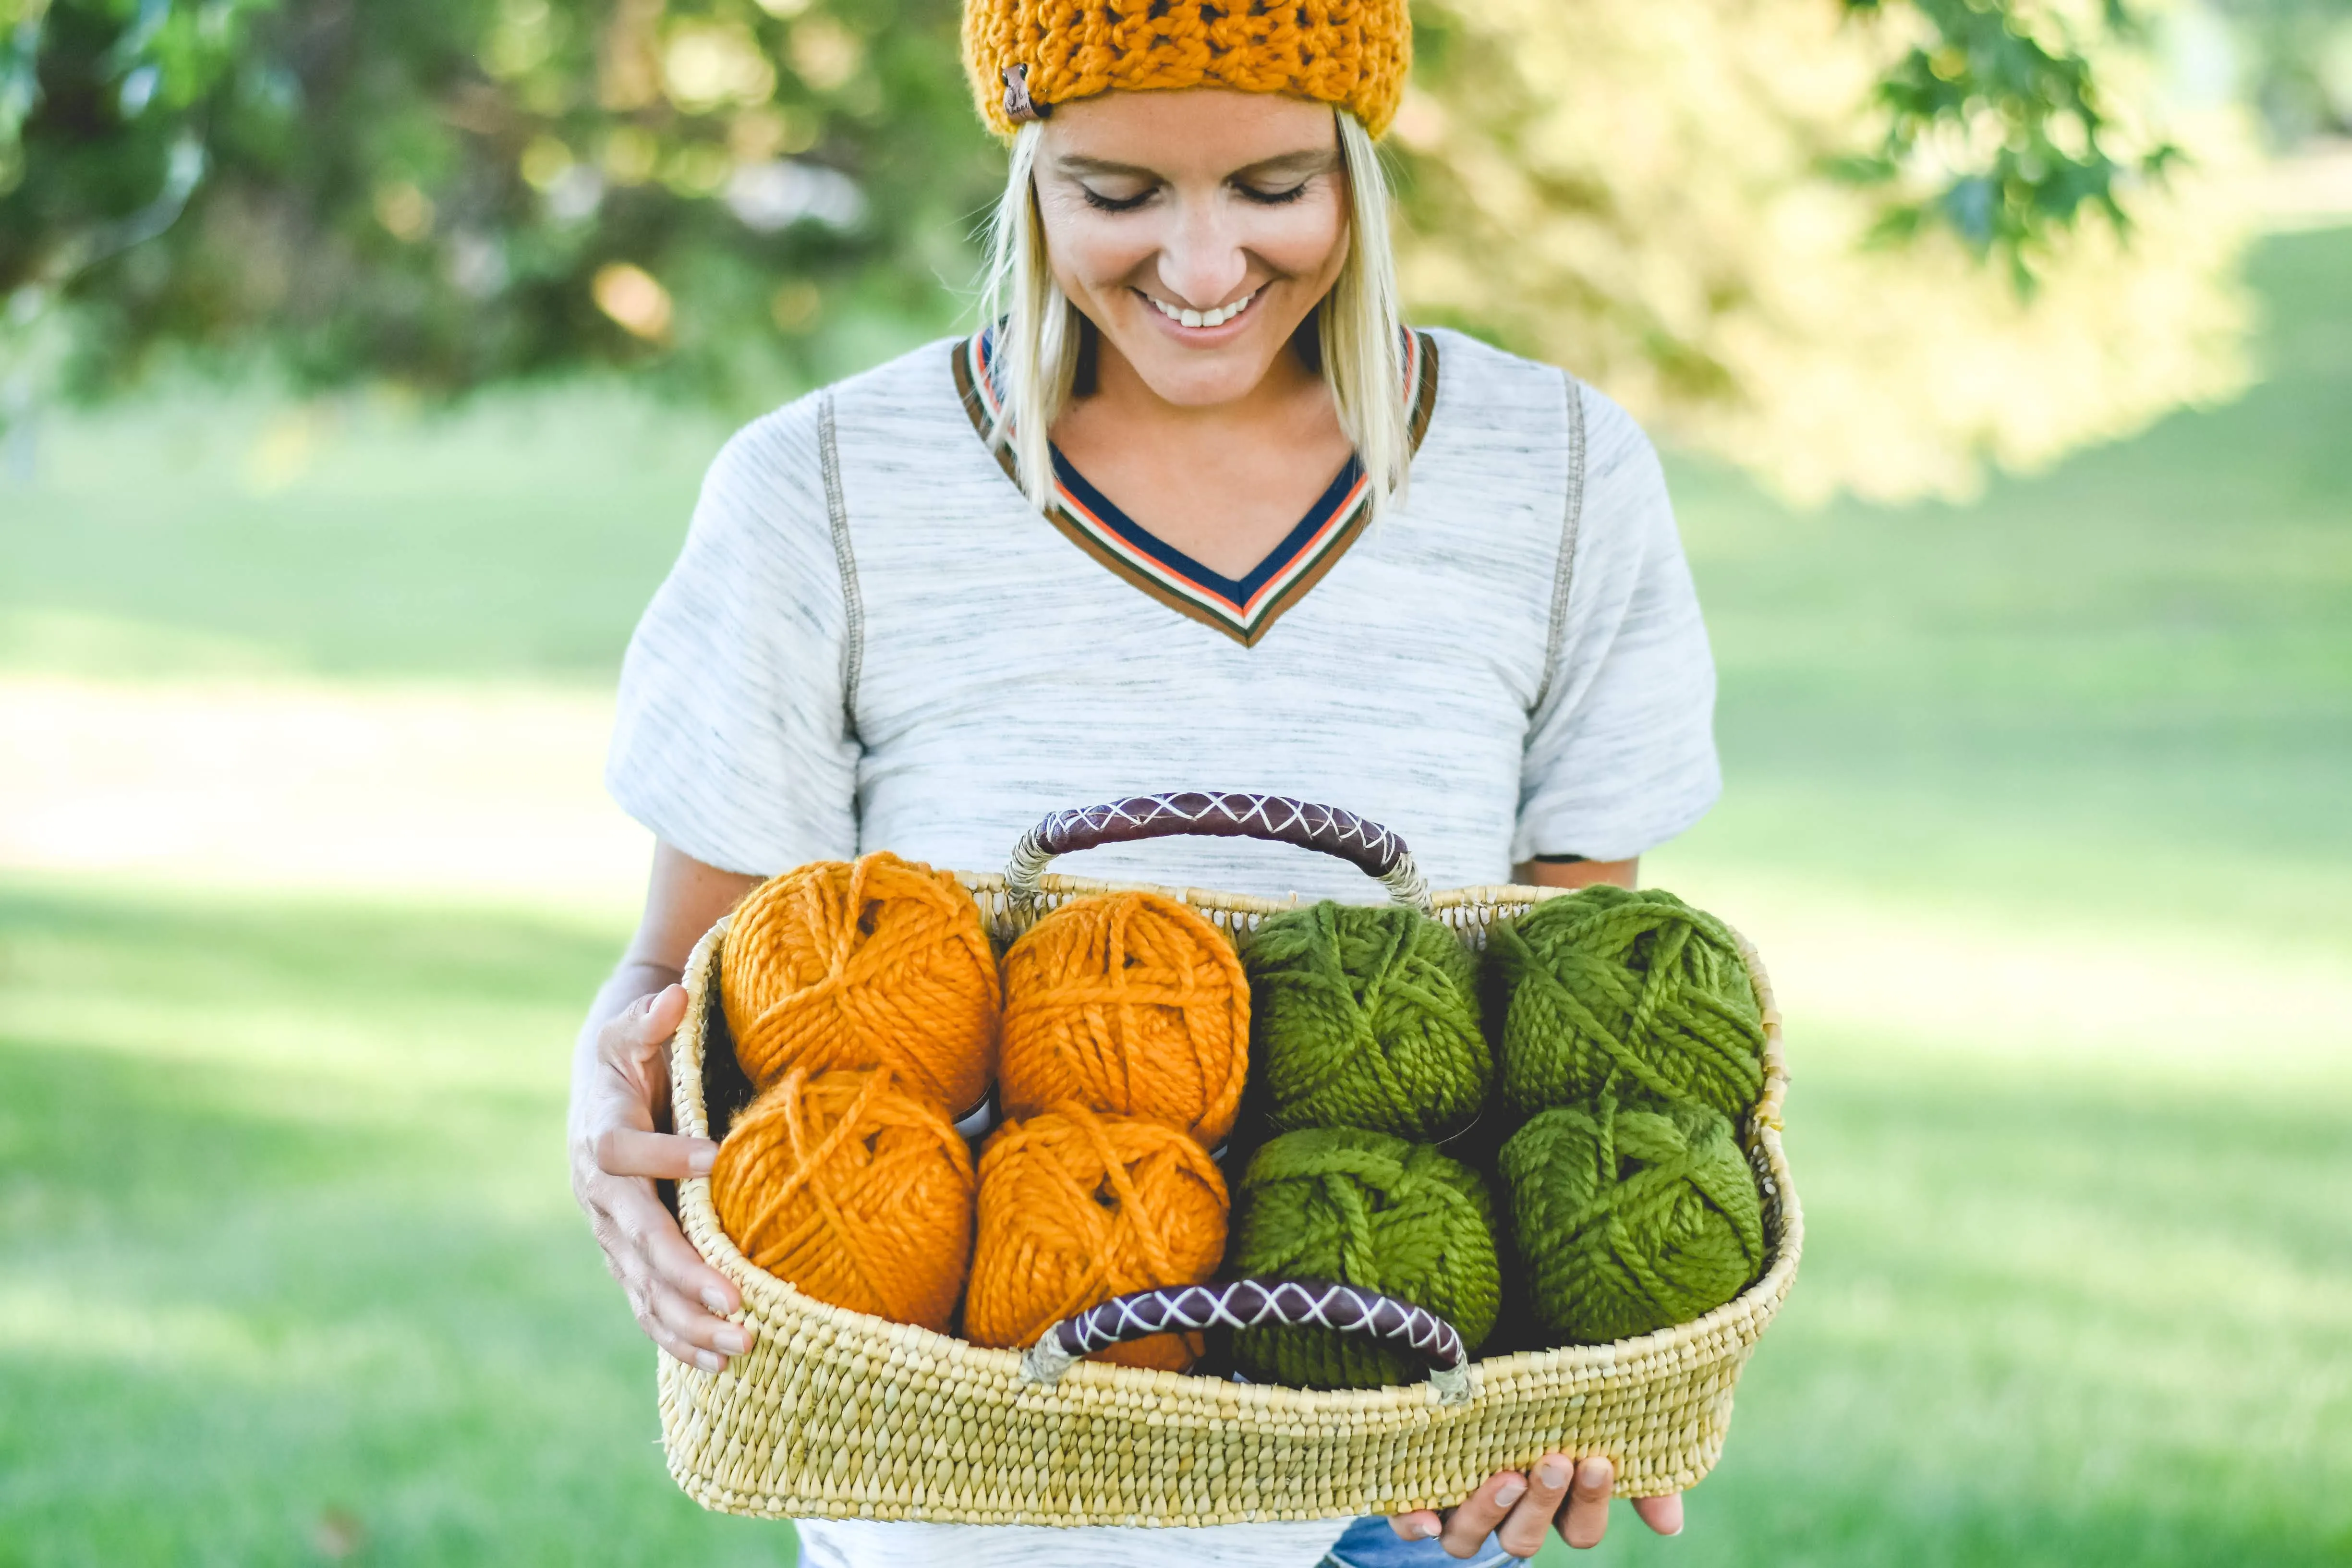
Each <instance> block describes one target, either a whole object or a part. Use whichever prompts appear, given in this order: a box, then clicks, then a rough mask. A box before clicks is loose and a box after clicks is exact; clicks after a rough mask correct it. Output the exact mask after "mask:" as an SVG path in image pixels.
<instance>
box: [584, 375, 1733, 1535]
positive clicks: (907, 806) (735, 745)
mask: <svg viewBox="0 0 2352 1568" xmlns="http://www.w3.org/2000/svg"><path fill="white" fill-rule="evenodd" d="M1423 344H1424V345H1426V346H1428V347H1433V349H1434V351H1435V359H1436V366H1437V370H1436V384H1435V402H1434V405H1433V407H1432V408H1431V410H1430V413H1429V418H1428V424H1427V427H1426V432H1425V435H1424V436H1423V440H1422V444H1421V446H1420V448H1419V450H1418V452H1417V453H1416V455H1415V457H1414V459H1413V464H1412V490H1411V493H1410V495H1409V497H1408V499H1407V500H1406V502H1405V504H1404V505H1402V507H1398V508H1394V509H1392V510H1390V511H1389V512H1388V513H1387V514H1386V515H1385V516H1383V517H1382V518H1381V519H1380V520H1379V521H1377V522H1374V523H1372V524H1371V525H1370V526H1369V527H1360V528H1358V527H1356V526H1355V525H1352V524H1349V522H1348V521H1346V517H1345V516H1344V515H1339V514H1335V517H1334V519H1333V521H1331V522H1330V525H1329V526H1328V527H1327V528H1326V529H1325V530H1324V531H1323V533H1322V534H1321V535H1319V536H1318V537H1315V538H1307V539H1303V540H1302V538H1301V536H1294V539H1293V540H1292V541H1290V542H1286V548H1288V546H1289V545H1290V544H1293V543H1297V544H1299V545H1300V547H1301V549H1302V550H1312V551H1314V552H1318V553H1315V554H1314V555H1313V556H1312V558H1311V559H1309V558H1307V556H1304V555H1302V556H1301V557H1300V558H1299V560H1298V561H1297V562H1296V563H1293V567H1294V568H1295V570H1292V571H1291V572H1290V574H1289V575H1288V576H1287V577H1280V574H1276V577H1277V578H1278V579H1279V581H1283V582H1287V583H1289V584H1291V588H1290V589H1289V590H1288V591H1287V592H1288V597H1287V599H1286V602H1285V603H1284V605H1283V606H1282V608H1281V611H1280V614H1279V618H1278V619H1276V620H1274V621H1272V622H1271V623H1270V624H1269V623H1265V622H1264V621H1261V622H1260V623H1258V624H1257V625H1255V626H1253V627H1252V628H1251V633H1250V636H1251V637H1254V638H1255V640H1254V641H1252V640H1246V639H1245V638H1244V637H1243V636H1241V635H1239V634H1237V633H1235V632H1233V631H1231V630H1227V629H1220V628H1219V627H1218V626H1215V625H1212V624H1209V622H1208V621H1207V620H1205V619H1204V618H1202V617H1201V616H1196V615H1191V614H1186V613H1180V611H1179V609H1178V608H1176V607H1174V604H1173V601H1172V595H1171V593H1170V592H1167V591H1164V590H1165V588H1166V583H1165V581H1163V579H1167V578H1169V577H1171V574H1172V575H1173V576H1174V577H1176V578H1181V577H1183V576H1184V574H1186V573H1187V572H1188V571H1189V572H1190V573H1191V575H1192V577H1194V578H1199V579H1202V580H1204V581H1208V583H1209V588H1210V589H1211V590H1217V591H1221V592H1222V591H1223V589H1230V590H1231V591H1232V596H1233V597H1234V600H1235V602H1236V603H1237V604H1238V603H1242V602H1244V601H1246V600H1247V599H1248V597H1249V594H1250V593H1251V592H1258V593H1260V595H1261V597H1262V598H1264V597H1265V595H1266V594H1267V593H1269V592H1270V591H1268V590H1264V589H1263V588H1259V589H1252V588H1251V586H1250V584H1247V583H1244V584H1238V585H1236V584H1224V585H1223V589H1220V588H1219V584H1220V582H1221V581H1222V580H1215V579H1214V575H1213V574H1207V573H1205V572H1202V571H1200V570H1197V569H1195V568H1193V567H1192V566H1191V565H1189V564H1188V563H1184V562H1183V561H1181V558H1173V557H1172V556H1171V554H1170V552H1164V551H1163V552H1160V553H1159V555H1158V556H1157V557H1156V558H1150V559H1147V558H1146V557H1147V556H1148V555H1149V554H1150V542H1149V541H1148V540H1146V541H1144V542H1142V543H1141V544H1140V545H1139V547H1138V548H1139V550H1140V551H1141V552H1143V553H1141V554H1136V555H1135V560H1136V561H1137V562H1140V564H1134V563H1124V564H1123V563H1122V559H1123V558H1122V556H1121V552H1122V551H1123V550H1124V548H1125V547H1124V546H1123V545H1122V543H1121V541H1122V539H1128V540H1129V542H1132V538H1131V536H1130V535H1126V534H1121V533H1118V531H1117V530H1118V524H1119V522H1120V520H1119V519H1118V518H1116V517H1115V516H1114V517H1111V518H1109V519H1108V523H1109V525H1110V528H1111V531H1107V532H1104V533H1102V534H1101V535H1100V536H1099V537H1091V538H1082V537H1081V536H1080V535H1079V533H1078V532H1077V531H1076V529H1075V528H1074V526H1073V524H1072V522H1071V521H1070V520H1069V519H1068V518H1056V519H1055V520H1053V521H1049V520H1048V519H1047V518H1046V517H1045V516H1043V515H1041V514H1040V513H1039V512H1038V511H1037V510H1035V509H1034V508H1033V507H1031V506H1030V505H1029V504H1028V502H1027V501H1026V500H1025V499H1024V497H1023V495H1022V493H1021V491H1020V490H1019V489H1017V488H1016V487H1015V486H1014V485H1013V483H1012V481H1011V480H1010V479H1008V478H1007V477H1006V475H1005V473H1004V472H1003V469H1002V468H1000V466H999V464H998V460H997V458H995V456H994V455H993V454H992V452H990V451H989V450H988V449H987V448H986V447H984V446H983V445H982V442H981V440H980V439H979V437H978V436H977V435H976V434H975V432H974V429H973V426H972V423H971V417H970V415H969V411H968V409H967V407H966V405H965V401H964V397H963V395H962V394H961V393H960V391H959V387H958V383H957V380H956V379H955V378H954V377H953V376H951V374H950V364H951V363H952V360H953V357H954V355H955V354H956V353H965V352H967V351H966V350H965V349H964V348H963V347H962V346H961V345H950V344H947V343H940V344H934V345H931V346H929V347H926V348H924V349H922V350H919V351H918V352H916V353H910V354H908V355H906V356H905V357H903V358H900V359H898V360H895V361H893V362H891V363H888V364H886V365H883V366H881V367H880V368H879V369H877V370H874V371H870V372H868V373H866V374H863V375H859V376H856V377H854V378H852V379H851V380H848V381H845V382H843V383H841V384H838V385H836V386H834V387H832V388H830V389H828V390H826V391H824V392H821V393H816V394H813V395H810V396H808V397H804V398H802V399H801V400H799V401H798V402H795V403H793V404H791V405H787V406H786V407H783V408H782V409H779V410H777V411H776V412H775V413H773V414H771V415H769V416H766V417H764V418H761V419H760V420H757V421H755V422H753V423H752V424H751V425H750V426H746V427H745V428H744V429H743V430H742V431H741V432H740V433H739V434H738V435H737V436H736V437H734V438H733V439H732V440H730V442H729V443H728V445H727V447H726V449H725V450H724V451H723V452H721V453H720V454H719V458H718V460H717V461H716V462H715V463H714V464H713V465H712V466H711V469H710V473H709V478H708V479H707V480H706V481H705V483H704V486H703V490H702V497H701V500H700V502H699V504H698V506H697V507H696V509H695V513H694V521H693V525H692V527H691V528H690V529H689V531H688V535H687V541H686V547H685V550H684V552H682V553H681V554H680V555H679V557H678V561H677V566H676V568H675V569H674V570H673V571H672V572H671V574H670V576H669V579H668V581H667V582H666V583H665V584H663V585H662V587H661V590H660V592H659V593H658V594H656V595H655V598H654V602H653V605H652V606H651V607H650V608H649V609H648V610H647V611H646V616H645V619H644V621H643V622H642V623H641V624H640V625H639V626H638V627H637V632H636V636H635V638H634V639H633V640H632V641H631V643H630V645H629V651H628V658H627V660H626V663H625V666H624V667H623V670H622V676H621V693H620V715H619V722H618V726H617V731H616V733H615V735H614V742H613V751H612V756H611V761H610V763H609V766H608V768H607V772H606V782H607V784H608V786H609V787H610V789H611V790H612V793H613V795H614V798H615V799H616V800H618V801H619V802H620V804H621V805H622V806H623V807H624V808H625V809H626V810H627V811H628V812H629V814H630V815H631V816H635V818H636V819H637V820H638V821H640V822H642V823H643V824H644V825H645V826H646V827H648V828H650V829H651V830H652V831H653V832H654V833H655V834H656V836H657V837H660V838H662V839H664V840H665V841H667V842H668V843H669V844H671V845H673V846H675V847H677V848H678V849H681V850H683V851H684V852H685V853H687V854H688V855H691V856H693V857H694V858H697V859H699V860H702V861H705V862H708V863H709V864H710V865H713V866H717V867H720V868H725V869H728V870H732V871H741V872H750V873H752V874H755V875H768V874H772V873H774V872H777V871H782V870H784V869H787V868H791V867H793V866H796V865H799V864H801V863H803V862H804V861H809V860H814V859H820V858H848V857H851V856H855V855H857V854H860V853H862V852H864V851H866V850H871V849H879V848H887V849H890V850H893V851H895V852H897V853H898V854H899V855H902V856H905V857H907V858H910V859H916V860H924V861H929V862H930V863H932V864H934V865H939V866H944V867H952V868H958V869H962V870H995V869H1000V868H1003V865H1004V863H1005V860H1006V858H1007V857H1008V856H1009V855H1010V854H1011V852H1012V849H1013V845H1014V843H1015V842H1016V841H1017V840H1018V839H1019V837H1021V834H1022V832H1023V831H1024V829H1025V828H1027V827H1029V826H1032V825H1034V823H1035V822H1036V821H1037V820H1038V819H1039V818H1040V817H1042V816H1045V814H1046V813H1048V812H1050V811H1055V810H1057V809H1060V808H1062V807H1066V806H1076V805H1092V804H1095V803H1097V802H1101V801H1108V800H1113V799H1117V798H1119V797H1122V796H1126V795H1144V794H1152V793H1158V792H1162V791H1171V790H1184V789H1224V790H1262V791H1267V792H1271V793H1275V794H1280V795H1295V796H1299V797H1302V798H1305V799H1308V800H1314V801H1321V802H1327V803H1328V804H1331V805H1340V806H1345V807H1348V808H1349V809H1350V810H1352V811H1355V812H1357V813H1359V814H1360V815H1362V816H1367V817H1370V818H1372V819H1373V820H1375V821H1378V822H1381V823H1383V824H1385V825H1387V826H1390V827H1391V828H1393V829H1395V830H1396V831H1397V832H1398V833H1399V834H1401V835H1402V837H1403V838H1404V840H1405V842H1406V843H1407V844H1408V845H1410V846H1411V847H1412V851H1413V854H1414V857H1415V858H1416V859H1417V860H1418V861H1419V863H1420V866H1421V868H1422V870H1423V874H1424V875H1426V877H1427V878H1428V879H1429V882H1430V885H1431V886H1432V887H1433V888H1439V889H1443V888H1448V887H1460V886H1468V885H1475V884H1481V883H1494V882H1502V881H1507V880H1508V879H1509V875H1510V868H1511V867H1512V865H1513V863H1514V862H1516V861H1520V860H1525V859H1528V858H1531V857H1533V856H1537V855H1580V856H1583V857H1585V858H1590V859H1596V860H1616V859H1623V858H1629V857H1631V856H1634V855H1638V854H1640V853H1641V852H1643V850H1645V849H1648V848H1650V847H1653V846H1654V845H1656V844H1658V843H1660V842H1662V841H1664V839H1667V838H1669V837H1673V836H1674V835H1675V834H1676V833H1679V832H1681V831H1682V830H1683V829H1684V828H1685V827H1687V826H1690V825H1691V824H1692V823H1694V822H1696V820H1697V819H1698V818H1699V816H1701V815H1702V814H1703V813H1704V812H1705V811H1706V808H1707V807H1708V805H1711V804H1712V803H1713V801H1714V799H1715V797H1716V795H1717V792H1718V790H1719V788H1720V782H1719V776H1718V773H1717V764H1716V754H1715V744H1714V738H1713V732H1712V728H1713V710H1714V702H1715V673H1714V666H1713V663H1712V661H1711V659H1710V658H1709V655H1708V651H1707V644H1706V629H1705V627H1704V626H1702V625H1701V623H1700V619H1699V611H1698V602H1697V599H1696V595H1695V594H1694V593H1693V591H1692V586H1691V580H1690V573H1689V569H1688V567H1687V566H1686V565H1685V562H1684V559H1683V554H1682V549H1681V546H1680V543H1679V542H1678V541H1677V539H1676V537H1675V524H1674V514H1673V511H1672V510H1671V508H1670V507H1669V505H1668V502H1667V500H1666V490H1665V483H1664V477H1663V475H1662V474H1661V472H1660V470H1659V467H1658V461H1657V458H1656V455H1655V454H1654V451H1653V450H1652V448H1651V446H1650V443H1649V441H1648V439H1647V438H1646V437H1643V434H1642V432H1641V430H1640V429H1639V427H1637V426H1635V425H1634V423H1633V420H1632V418H1631V417H1629V416H1627V415H1626V414H1625V412H1624V411H1623V410H1622V409H1621V408H1620V407H1618V406H1617V405H1616V404H1614V403H1612V402H1611V401H1610V400H1609V399H1608V398H1606V397H1604V396H1602V395H1600V394H1599V393H1597V392H1594V391H1593V390H1592V389H1591V388H1590V387H1587V386H1584V385H1582V384H1580V383H1579V382H1577V381H1576V380H1574V379H1573V378H1572V377H1570V376H1567V375H1564V374H1561V373H1560V372H1559V371H1558V370H1556V369H1552V368H1550V367H1549V366H1545V365H1540V364H1536V363H1530V362H1528V361H1526V360H1522V359H1518V358H1516V357H1514V356H1512V355H1509V354H1506V353H1500V352H1499V351H1497V350H1495V349H1492V348H1489V347H1487V346H1486V345H1485V344H1482V343H1479V342H1476V341H1475V340H1473V339H1470V338H1466V337H1463V336H1461V335H1459V334H1457V333H1453V332H1444V331H1439V332H1432V333H1427V334H1424V336H1423ZM973 363H977V362H976V361H975V362H973ZM982 384H985V381H984V376H983V378H982ZM1081 482H1082V481H1081ZM1081 493H1082V494H1084V495H1085V496H1087V498H1088V500H1089V501H1090V503H1091V504H1092V505H1093V508H1094V510H1105V509H1106V508H1107V507H1108V501H1107V500H1106V499H1105V498H1101V497H1098V496H1093V495H1092V492H1087V491H1082V492H1081ZM1074 504H1076V503H1074ZM1112 510H1115V509H1112ZM1092 521H1104V520H1102V519H1094V520H1092ZM1310 521H1311V520H1310ZM1310 532H1312V531H1310V530H1307V529H1305V528H1304V527H1303V526H1302V531H1301V533H1302V535H1305V534H1307V533H1310ZM1128 553H1134V552H1128ZM1171 560H1172V565H1171ZM1299 583H1306V584H1309V585H1308V586H1307V587H1305V589H1304V591H1303V592H1301V591H1297V584H1299ZM1203 591H1207V590H1203ZM1276 596H1277V597H1278V596H1279V595H1276ZM1057 869H1067V870H1069V871H1071V872H1074V873H1076V874H1078V875H1083V876H1092V877H1100V878H1104V879H1118V880H1139V881H1150V882H1159V883H1167V884H1174V885H1179V886H1192V887H1202V888H1216V889H1224V890H1228V891H1236V892H1248V893H1260V894H1267V895H1272V896H1276V897H1279V896H1281V895H1282V894H1285V893H1288V892H1296V893H1297V894H1298V895H1299V896H1300V897H1302V898H1305V899H1317V898H1325V897H1330V898H1339V899H1347V900H1359V901H1365V902H1376V901H1379V900H1380V899H1381V897H1382V896H1383V894H1382V891H1381V889H1380V887H1379V886H1378V885H1377V884H1375V883H1373V882H1371V881H1370V880H1369V879H1366V878H1365V877H1364V876H1363V875H1362V874H1361V873H1360V872H1358V871H1357V870H1356V869H1355V868H1352V867H1350V866H1348V865H1346V864H1344V863H1342V862H1340V861H1338V860H1333V859H1328V858H1322V857H1318V856H1317V855H1314V854H1312V853H1310V852H1308V851H1306V850H1302V849H1296V848H1291V847H1285V846H1272V845H1263V844H1256V843H1251V842H1246V841H1242V840H1235V839H1224V838H1213V839H1195V840H1160V841H1157V842H1153V843H1146V844H1138V845H1130V846H1124V847H1113V848H1105V849H1099V850H1095V851H1091V852H1089V853H1088V854H1087V855H1085V856H1083V857H1076V858H1072V859H1071V860H1069V861H1067V862H1066V863H1063V864H1062V865H1060V866H1058V867H1057ZM1340 1528H1341V1524H1340V1522H1339V1521H1333V1522H1331V1523H1329V1524H1328V1525H1324V1524H1310V1525H1244V1526H1234V1527H1231V1528H1228V1529H1223V1530H1216V1531H1116V1532H1105V1531H1066V1530H1058V1531H1027V1530H1014V1529H992V1530H985V1531H975V1530H972V1529H970V1528H966V1527H954V1526H923V1525H872V1524H853V1525H841V1524H828V1523H822V1522H812V1523H808V1524H804V1525H803V1527H802V1529H803V1541H804V1542H805V1546H806V1551H807V1554H808V1557H809V1560H810V1561H811V1562H812V1563H819V1564H845V1565H850V1568H866V1565H868V1564H871V1565H872V1568H882V1564H884V1563H889V1564H891V1565H892V1568H919V1565H922V1564H927V1563H942V1564H945V1563H950V1562H953V1563H955V1564H956V1565H957V1568H986V1565H987V1564H988V1563H992V1562H994V1561H996V1560H997V1559H999V1558H1000V1557H1001V1558H1002V1559H1003V1561H1004V1562H1005V1563H1013V1562H1014V1561H1015V1559H1016V1558H1017V1560H1018V1561H1019V1563H1021V1564H1022V1568H1078V1565H1079V1564H1080V1563H1086V1564H1088V1565H1089V1568H1091V1565H1092V1564H1096V1563H1104V1562H1122V1563H1167V1564H1169V1565H1170V1568H1177V1565H1178V1564H1179V1563H1181V1564H1184V1565H1185V1568H1202V1564H1230V1565H1232V1568H1260V1565H1263V1568H1306V1565H1307V1564H1309V1563H1312V1562H1313V1561H1314V1560H1315V1558H1316V1557H1317V1556H1318V1555H1319V1554H1320V1552H1322V1550H1323V1549H1324V1547H1325V1546H1327V1545H1328V1543H1329V1542H1330V1541H1331V1540H1332V1539H1333V1538H1335V1537H1336V1536H1337V1535H1338V1533H1339V1530H1340Z"/></svg>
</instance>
